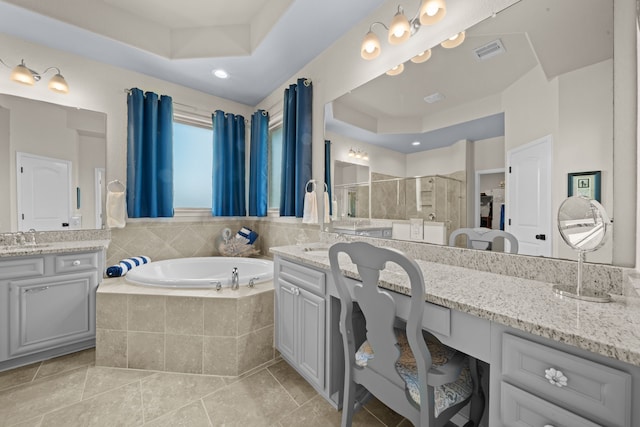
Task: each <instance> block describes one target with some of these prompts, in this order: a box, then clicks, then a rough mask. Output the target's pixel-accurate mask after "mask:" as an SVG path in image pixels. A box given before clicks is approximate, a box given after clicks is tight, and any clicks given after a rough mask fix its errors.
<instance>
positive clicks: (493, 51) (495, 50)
mask: <svg viewBox="0 0 640 427" xmlns="http://www.w3.org/2000/svg"><path fill="white" fill-rule="evenodd" d="M505 52H506V50H505V48H504V45H503V44H502V41H500V39H497V40H494V41H492V42H490V43H487V44H485V45H484V46H480V47H479V48H477V49H474V50H473V54H474V55H475V57H476V59H480V60H483V61H484V60H485V59H489V58H491V57H493V56H496V55H501V54H503V53H505Z"/></svg>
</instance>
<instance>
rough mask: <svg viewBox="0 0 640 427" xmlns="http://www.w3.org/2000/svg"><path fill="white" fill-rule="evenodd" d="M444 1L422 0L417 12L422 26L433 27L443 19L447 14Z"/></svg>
mask: <svg viewBox="0 0 640 427" xmlns="http://www.w3.org/2000/svg"><path fill="white" fill-rule="evenodd" d="M444 1H445V0H423V2H422V5H421V6H420V11H419V12H418V14H419V16H420V23H421V24H422V25H433V24H436V23H438V22H440V21H442V19H443V18H444V16H445V15H446V13H447V6H446V4H445V2H444Z"/></svg>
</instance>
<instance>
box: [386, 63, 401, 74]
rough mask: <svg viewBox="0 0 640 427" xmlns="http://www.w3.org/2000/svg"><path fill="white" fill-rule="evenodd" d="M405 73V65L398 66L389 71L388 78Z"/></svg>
mask: <svg viewBox="0 0 640 427" xmlns="http://www.w3.org/2000/svg"><path fill="white" fill-rule="evenodd" d="M403 71H404V64H400V65H396V66H395V67H393V68H392V69H390V70H389V71H387V75H388V76H397V75H398V74H402V72H403Z"/></svg>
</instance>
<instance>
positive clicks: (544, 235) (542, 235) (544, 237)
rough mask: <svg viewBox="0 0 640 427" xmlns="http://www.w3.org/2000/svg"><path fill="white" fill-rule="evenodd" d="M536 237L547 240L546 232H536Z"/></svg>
mask: <svg viewBox="0 0 640 427" xmlns="http://www.w3.org/2000/svg"><path fill="white" fill-rule="evenodd" d="M536 239H537V240H547V235H546V234H536Z"/></svg>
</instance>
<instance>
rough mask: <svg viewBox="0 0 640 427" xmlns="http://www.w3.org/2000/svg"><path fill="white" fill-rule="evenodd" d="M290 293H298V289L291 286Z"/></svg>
mask: <svg viewBox="0 0 640 427" xmlns="http://www.w3.org/2000/svg"><path fill="white" fill-rule="evenodd" d="M291 293H292V294H293V295H300V289H298V288H296V287H295V286H292V287H291Z"/></svg>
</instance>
